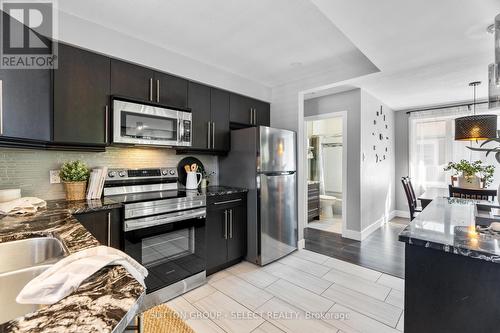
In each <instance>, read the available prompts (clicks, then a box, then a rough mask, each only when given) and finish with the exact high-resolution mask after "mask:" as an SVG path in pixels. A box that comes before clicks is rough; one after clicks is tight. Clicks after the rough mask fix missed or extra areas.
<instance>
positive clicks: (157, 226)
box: [124, 209, 206, 294]
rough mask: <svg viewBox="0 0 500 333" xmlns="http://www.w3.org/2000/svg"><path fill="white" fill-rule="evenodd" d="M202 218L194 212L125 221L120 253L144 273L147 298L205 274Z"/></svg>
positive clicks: (196, 211)
mask: <svg viewBox="0 0 500 333" xmlns="http://www.w3.org/2000/svg"><path fill="white" fill-rule="evenodd" d="M181 214H182V215H183V216H181ZM205 216H206V211H205V209H194V210H189V211H183V212H176V213H170V214H164V215H157V216H153V217H147V218H142V219H133V220H125V237H124V238H125V240H124V250H125V253H127V254H128V255H130V256H131V257H133V258H134V259H135V260H137V261H138V262H140V263H141V264H142V265H143V266H145V267H146V268H147V269H148V271H149V274H148V276H147V278H146V287H147V293H148V294H149V293H151V292H154V291H156V290H159V289H161V288H163V287H166V286H168V285H171V284H173V283H175V282H178V281H181V280H184V279H186V278H188V277H190V276H192V275H195V274H197V273H200V272H203V271H205V270H206V258H205V252H206V251H205V246H206V245H205ZM141 225H142V227H141Z"/></svg>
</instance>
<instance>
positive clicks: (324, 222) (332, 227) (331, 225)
mask: <svg viewBox="0 0 500 333" xmlns="http://www.w3.org/2000/svg"><path fill="white" fill-rule="evenodd" d="M307 227H308V228H314V229H319V230H324V231H329V232H335V233H337V234H341V233H342V215H334V217H332V218H325V217H321V218H320V219H319V220H315V221H312V222H309V223H307Z"/></svg>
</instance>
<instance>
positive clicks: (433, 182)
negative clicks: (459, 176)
mask: <svg viewBox="0 0 500 333" xmlns="http://www.w3.org/2000/svg"><path fill="white" fill-rule="evenodd" d="M499 111H500V110H499V109H496V110H488V105H487V104H479V105H476V114H481V113H483V114H498V115H500V112H499ZM466 115H472V109H471V108H469V107H467V106H462V107H453V108H446V109H440V110H432V111H419V112H413V113H411V115H410V118H409V130H410V140H409V144H410V147H409V149H410V177H411V178H412V183H413V186H414V187H415V191H416V192H417V195H418V194H420V193H422V192H423V191H425V190H426V189H427V188H429V187H442V188H447V187H448V184H450V177H451V175H452V172H451V171H448V172H445V171H444V170H443V169H444V168H445V166H446V165H447V164H448V162H458V161H460V160H461V159H465V160H468V161H477V160H481V161H483V163H486V164H491V165H494V166H495V167H496V168H495V175H494V178H493V183H492V184H491V185H489V186H488V187H489V188H493V189H496V188H498V184H499V182H500V164H498V162H497V161H496V159H495V155H494V154H490V155H489V156H488V157H486V153H485V152H473V151H471V150H470V149H468V148H467V146H469V147H470V146H472V147H479V146H480V144H481V143H482V142H479V143H476V142H469V141H455V140H454V133H455V127H454V125H455V122H454V119H455V118H457V117H462V116H466ZM499 119H500V117H499ZM498 128H499V129H500V126H499V127H498ZM495 146H497V144H495V143H490V144H488V147H495Z"/></svg>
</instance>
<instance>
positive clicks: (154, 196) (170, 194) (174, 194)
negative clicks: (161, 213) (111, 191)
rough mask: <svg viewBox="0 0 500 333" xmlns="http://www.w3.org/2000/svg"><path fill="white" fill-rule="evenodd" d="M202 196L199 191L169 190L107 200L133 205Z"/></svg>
mask: <svg viewBox="0 0 500 333" xmlns="http://www.w3.org/2000/svg"><path fill="white" fill-rule="evenodd" d="M202 195H204V194H203V193H201V192H199V191H198V190H168V191H155V192H143V193H130V194H120V195H110V196H107V197H106V198H109V199H111V200H113V201H116V202H121V203H133V202H144V201H154V200H164V199H175V198H186V197H198V196H202Z"/></svg>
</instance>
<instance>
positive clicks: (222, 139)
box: [188, 82, 230, 152]
mask: <svg viewBox="0 0 500 333" xmlns="http://www.w3.org/2000/svg"><path fill="white" fill-rule="evenodd" d="M188 107H189V108H190V109H191V112H192V115H193V144H192V146H191V148H192V149H196V150H212V151H221V152H224V151H229V147H230V144H229V141H230V131H229V92H227V91H224V90H220V89H217V88H211V87H209V86H206V85H203V84H200V83H196V82H189V89H188Z"/></svg>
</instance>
